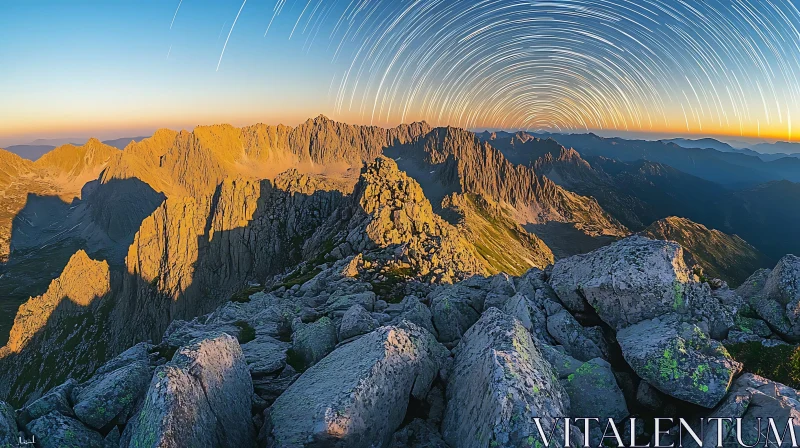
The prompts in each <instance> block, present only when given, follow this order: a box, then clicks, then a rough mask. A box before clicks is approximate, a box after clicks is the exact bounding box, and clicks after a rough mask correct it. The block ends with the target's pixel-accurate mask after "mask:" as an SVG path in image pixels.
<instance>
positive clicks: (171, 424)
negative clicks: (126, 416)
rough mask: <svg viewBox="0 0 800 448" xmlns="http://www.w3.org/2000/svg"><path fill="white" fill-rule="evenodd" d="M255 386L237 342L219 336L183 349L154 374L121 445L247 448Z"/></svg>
mask: <svg viewBox="0 0 800 448" xmlns="http://www.w3.org/2000/svg"><path fill="white" fill-rule="evenodd" d="M252 394H253V383H252V380H251V378H250V372H249V371H248V368H247V364H246V363H245V360H244V355H243V354H242V350H241V348H240V347H239V343H238V342H237V341H236V339H235V338H234V337H232V336H230V335H228V334H225V333H218V334H216V335H214V336H213V337H210V338H208V339H203V340H199V341H195V342H194V343H192V344H191V345H188V346H186V347H182V348H181V349H180V350H178V352H177V353H176V354H175V356H174V357H173V359H172V361H171V362H169V363H167V364H165V365H163V366H161V367H159V368H158V369H157V370H156V373H155V375H153V379H152V382H151V383H150V388H149V389H148V391H147V394H146V396H145V399H144V404H143V405H142V409H141V411H140V412H139V413H138V415H136V416H134V417H133V418H132V419H131V420H130V422H129V423H128V426H127V427H126V428H125V431H124V432H123V435H122V444H121V446H129V447H131V448H133V447H136V448H140V447H173V446H174V447H183V446H197V447H228V446H236V447H249V446H252V445H253V443H254V440H255V432H254V428H253V422H252V419H251V414H250V407H251V396H252Z"/></svg>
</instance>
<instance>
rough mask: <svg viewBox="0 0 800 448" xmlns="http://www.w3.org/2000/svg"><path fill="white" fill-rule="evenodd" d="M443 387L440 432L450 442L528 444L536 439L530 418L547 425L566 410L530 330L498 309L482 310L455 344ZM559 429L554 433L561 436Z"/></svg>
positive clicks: (467, 447) (466, 446)
mask: <svg viewBox="0 0 800 448" xmlns="http://www.w3.org/2000/svg"><path fill="white" fill-rule="evenodd" d="M446 391H447V409H446V411H445V417H444V421H443V422H442V435H443V438H444V440H445V441H446V442H447V443H448V444H449V445H450V446H453V447H459V448H462V447H463V448H471V447H475V448H478V447H480V448H484V447H487V446H502V447H518V446H531V445H533V442H534V440H538V432H537V430H536V425H535V421H534V418H535V417H539V418H541V424H542V425H543V427H546V428H551V427H552V426H553V422H554V419H557V418H561V417H563V416H566V415H569V397H568V396H567V394H566V392H565V391H564V389H563V387H562V386H561V384H559V382H558V380H557V379H556V377H555V375H554V373H553V370H552V368H551V367H550V365H549V364H548V363H547V361H546V360H545V359H544V358H543V357H542V354H541V353H540V352H539V350H538V349H537V348H536V346H535V345H534V342H533V339H532V338H531V335H530V333H529V332H528V331H527V330H525V328H524V327H523V326H522V324H521V323H520V322H519V321H518V320H516V319H514V318H513V317H511V316H509V315H508V314H505V313H503V312H501V311H500V310H497V309H489V310H487V311H486V312H485V313H484V314H483V316H481V318H480V320H478V322H477V323H476V324H475V325H474V326H473V327H472V328H470V330H469V331H468V332H467V333H466V334H465V335H464V337H463V339H462V340H461V343H460V344H459V345H458V346H457V347H456V349H455V362H454V365H453V369H452V373H451V374H450V376H449V378H448V382H447V388H446ZM560 431H562V432H561V434H560V435H559V434H556V435H554V437H555V438H556V440H559V439H560V440H562V441H563V428H561V429H560ZM529 437H531V438H530V439H529ZM539 442H540V443H542V442H541V441H539Z"/></svg>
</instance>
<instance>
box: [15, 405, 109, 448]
mask: <svg viewBox="0 0 800 448" xmlns="http://www.w3.org/2000/svg"><path fill="white" fill-rule="evenodd" d="M27 428H28V432H30V433H31V434H32V435H33V437H34V438H35V439H36V443H37V444H38V445H37V446H39V447H41V448H73V447H74V448H105V446H106V445H105V441H104V440H103V436H101V435H100V433H98V432H95V431H92V430H91V429H89V428H87V427H85V426H83V423H81V422H79V421H78V420H75V419H74V418H72V417H67V416H64V415H61V414H59V413H58V412H56V411H53V412H51V413H49V414H47V415H45V416H42V417H39V418H37V419H36V420H34V421H32V422H30V423H28V426H27ZM10 446H17V445H16V444H15V445H10Z"/></svg>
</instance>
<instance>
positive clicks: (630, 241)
mask: <svg viewBox="0 0 800 448" xmlns="http://www.w3.org/2000/svg"><path fill="white" fill-rule="evenodd" d="M549 281H550V285H551V286H552V287H553V289H554V290H555V292H556V294H558V297H559V298H560V299H561V301H562V302H563V303H564V305H565V306H566V307H567V308H569V309H570V310H571V311H573V312H578V311H583V310H584V299H585V300H586V301H587V302H588V303H589V305H591V306H592V307H593V308H594V309H595V310H596V311H597V314H598V315H599V316H600V318H601V319H603V321H604V322H606V323H607V324H609V325H611V326H612V327H615V328H617V329H620V328H624V327H626V326H629V325H633V324H636V323H638V322H641V321H643V320H646V319H652V318H654V317H657V316H660V315H663V314H667V313H673V312H676V311H678V312H680V311H684V310H685V309H686V308H687V306H688V303H689V297H686V296H685V293H686V292H687V288H688V286H689V285H691V284H694V283H697V282H696V280H695V279H694V275H693V274H692V272H691V271H690V270H689V268H687V267H686V264H685V263H684V259H683V249H681V247H680V246H679V245H678V244H677V243H674V242H667V241H654V240H650V239H648V238H645V237H641V236H631V237H628V238H625V239H623V240H620V241H617V242H616V243H613V244H611V245H608V246H605V247H602V248H600V249H597V250H595V251H594V252H590V253H588V254H584V255H576V256H573V257H569V258H565V259H562V260H559V261H558V262H556V263H555V265H554V266H553V271H552V273H551V275H550V280H549Z"/></svg>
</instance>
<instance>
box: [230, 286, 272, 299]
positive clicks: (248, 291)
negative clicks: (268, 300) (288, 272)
mask: <svg viewBox="0 0 800 448" xmlns="http://www.w3.org/2000/svg"><path fill="white" fill-rule="evenodd" d="M263 290H264V288H262V287H261V286H251V287H249V288H245V289H243V290H241V291H239V292H237V293H236V294H234V295H233V296H231V302H237V303H247V302H249V301H250V296H252V295H253V294H255V293H258V292H261V291H263Z"/></svg>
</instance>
